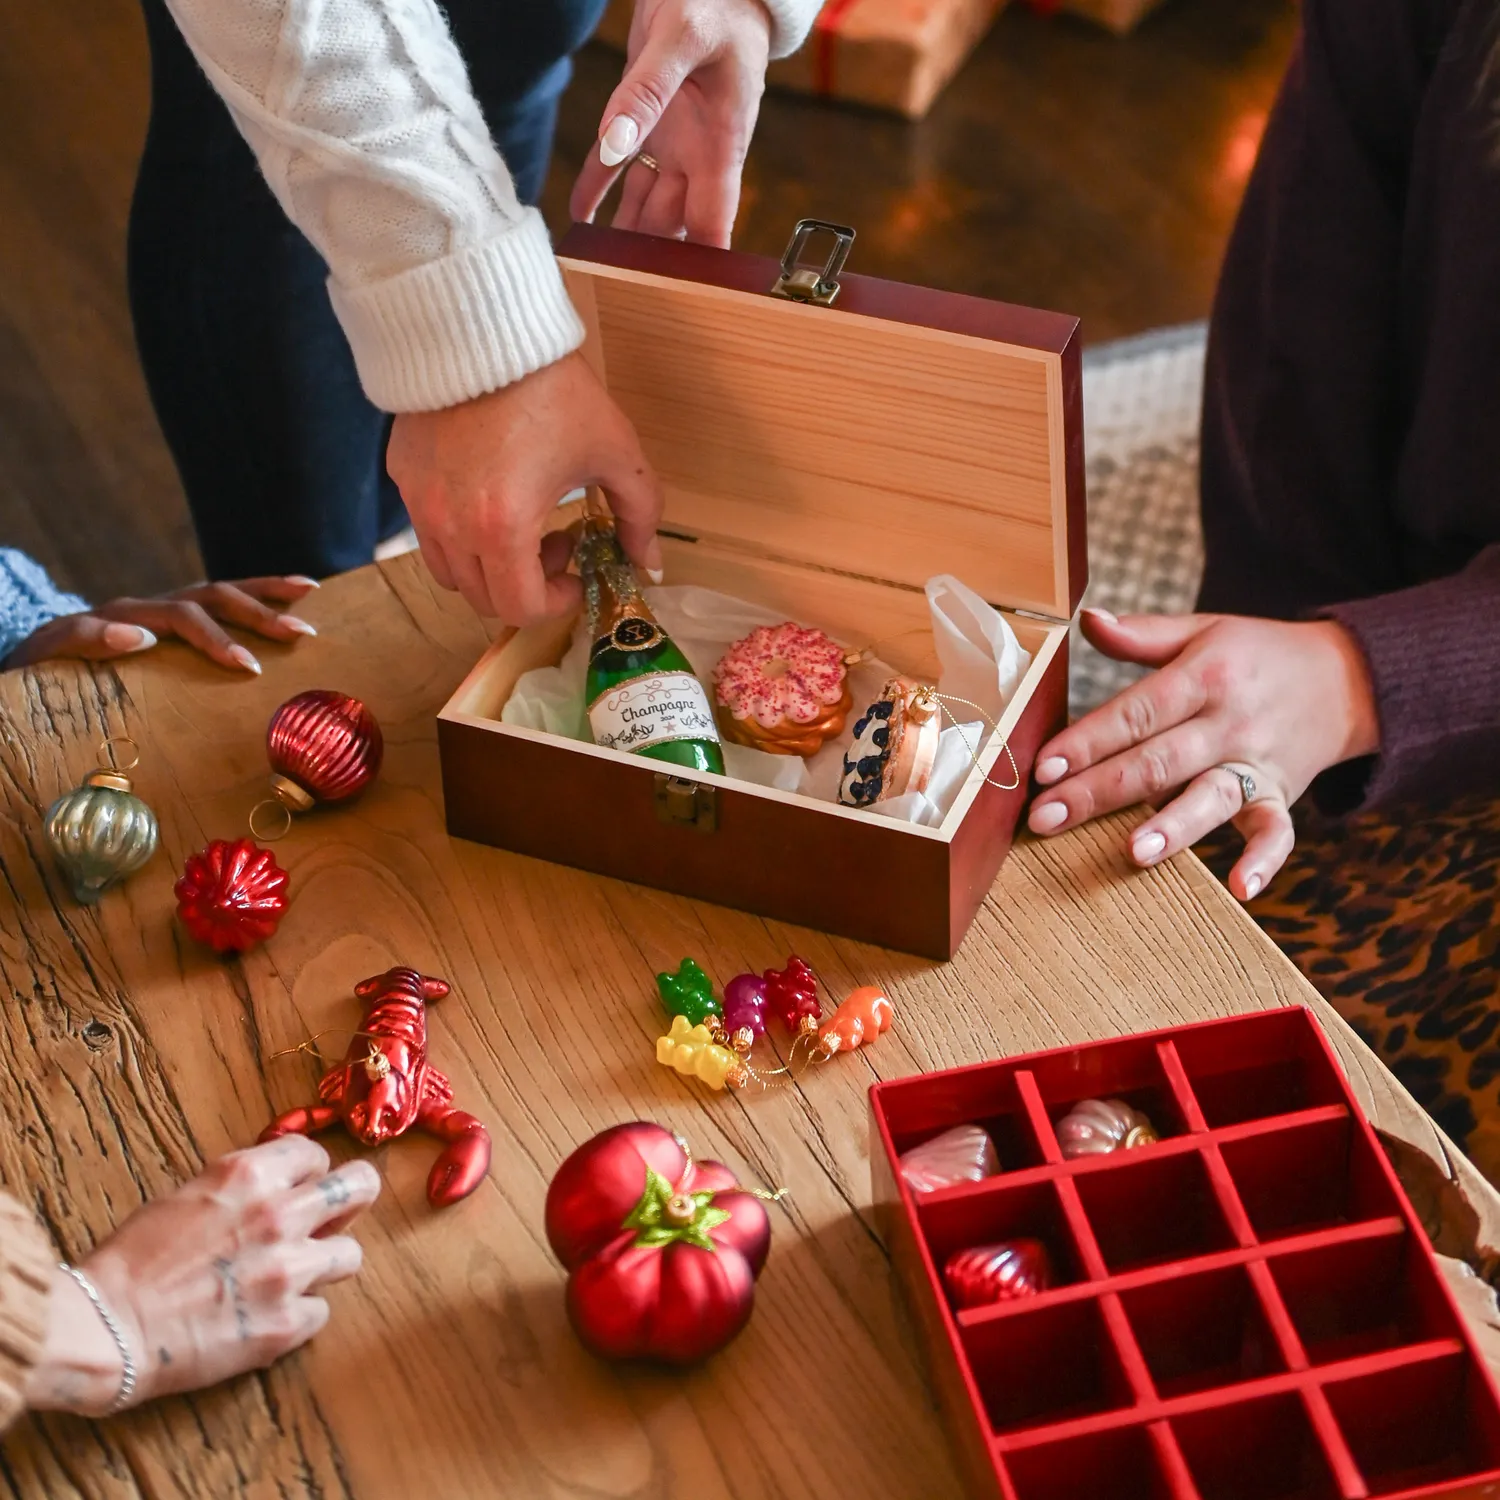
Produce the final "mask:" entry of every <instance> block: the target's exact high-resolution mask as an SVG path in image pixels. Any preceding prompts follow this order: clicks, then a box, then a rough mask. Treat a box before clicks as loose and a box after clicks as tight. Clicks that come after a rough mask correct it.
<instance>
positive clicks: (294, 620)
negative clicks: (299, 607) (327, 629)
mask: <svg viewBox="0 0 1500 1500" xmlns="http://www.w3.org/2000/svg"><path fill="white" fill-rule="evenodd" d="M278 618H279V619H280V621H281V623H282V624H283V625H285V626H286V628H287V629H288V630H295V631H296V632H297V634H298V635H316V634H317V633H318V627H317V626H316V625H313V624H310V623H309V622H308V621H306V620H303V619H299V618H298V617H297V616H296V615H281V616H279V617H278Z"/></svg>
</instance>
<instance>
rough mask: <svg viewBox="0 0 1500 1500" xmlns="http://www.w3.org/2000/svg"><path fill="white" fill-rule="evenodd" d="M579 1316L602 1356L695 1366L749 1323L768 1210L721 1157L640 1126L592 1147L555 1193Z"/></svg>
mask: <svg viewBox="0 0 1500 1500" xmlns="http://www.w3.org/2000/svg"><path fill="white" fill-rule="evenodd" d="M547 1241H548V1243H549V1244H550V1245H551V1246H552V1251H553V1254H555V1255H556V1256H557V1258H558V1259H559V1260H560V1261H561V1262H562V1263H563V1265H564V1266H565V1267H566V1268H567V1270H568V1273H569V1275H568V1292H567V1301H568V1318H569V1320H570V1321H571V1322H572V1324H573V1328H574V1330H575V1332H576V1333H577V1334H578V1337H579V1338H580V1339H581V1340H582V1341H583V1343H584V1345H585V1346H586V1347H587V1348H588V1349H590V1350H591V1351H592V1352H593V1353H595V1354H597V1355H599V1356H600V1357H601V1358H603V1359H653V1360H660V1361H662V1362H664V1363H666V1364H673V1365H689V1364H694V1363H696V1362H697V1361H698V1360H701V1359H706V1358H707V1357H708V1356H709V1355H710V1354H713V1353H714V1352H715V1351H716V1350H719V1349H722V1348H723V1347H724V1346H725V1345H726V1344H727V1343H729V1341H730V1340H731V1339H732V1338H734V1336H735V1335H736V1334H737V1333H739V1331H740V1330H741V1329H742V1328H743V1327H744V1326H745V1324H746V1322H747V1321H748V1320H749V1317H750V1310H751V1307H752V1306H753V1305H754V1301H755V1278H756V1277H757V1276H759V1275H760V1272H761V1267H762V1266H764V1265H765V1263H766V1253H767V1251H768V1250H769V1249H770V1248H771V1221H770V1218H769V1217H768V1216H767V1214H766V1210H765V1206H764V1205H763V1204H762V1203H761V1201H760V1199H759V1198H757V1197H755V1195H754V1194H752V1193H748V1192H746V1191H744V1190H743V1189H742V1188H741V1187H740V1186H739V1184H738V1183H737V1182H736V1181H735V1178H734V1175H733V1173H731V1172H730V1170H729V1169H728V1168H727V1167H725V1166H723V1165H722V1164H720V1163H719V1162H716V1161H702V1162H700V1161H694V1160H693V1159H692V1157H691V1156H690V1155H689V1154H688V1152H687V1150H686V1149H685V1148H684V1146H683V1143H682V1142H681V1141H680V1140H679V1139H678V1138H677V1137H676V1136H674V1135H673V1134H672V1133H671V1132H670V1131H667V1130H663V1129H662V1128H661V1126H660V1125H652V1124H650V1123H648V1122H646V1121H644V1120H637V1121H635V1122H633V1123H632V1124H629V1125H616V1126H614V1127H613V1129H610V1130H606V1131H603V1132H602V1133H601V1134H599V1135H596V1136H595V1137H594V1138H593V1140H591V1141H587V1142H585V1143H584V1144H583V1145H582V1146H580V1147H579V1148H578V1150H576V1151H575V1152H574V1153H573V1154H572V1155H571V1156H570V1157H569V1158H568V1159H567V1160H566V1161H565V1162H564V1163H563V1164H562V1166H560V1167H559V1168H558V1169H557V1175H556V1176H555V1177H554V1178H553V1179H552V1185H551V1186H550V1187H549V1188H548V1189H547Z"/></svg>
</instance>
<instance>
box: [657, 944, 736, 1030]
mask: <svg viewBox="0 0 1500 1500" xmlns="http://www.w3.org/2000/svg"><path fill="white" fill-rule="evenodd" d="M656 988H657V992H658V993H659V994H660V995H661V1003H662V1005H663V1006H664V1007H665V1008H666V1012H667V1014H668V1015H669V1016H686V1017H687V1019H688V1023H689V1025H692V1026H702V1025H705V1024H706V1023H707V1021H708V1018H709V1017H710V1016H718V1015H722V1014H723V1011H722V1009H721V1007H720V1005H719V1002H718V1000H717V999H716V998H715V997H714V984H713V980H711V979H710V978H709V977H708V975H707V974H705V973H704V972H703V967H702V965H701V964H699V963H697V962H696V961H695V960H694V959H691V958H685V959H683V961H682V962H681V963H680V964H678V966H677V972H676V973H675V974H658V975H657V976H656Z"/></svg>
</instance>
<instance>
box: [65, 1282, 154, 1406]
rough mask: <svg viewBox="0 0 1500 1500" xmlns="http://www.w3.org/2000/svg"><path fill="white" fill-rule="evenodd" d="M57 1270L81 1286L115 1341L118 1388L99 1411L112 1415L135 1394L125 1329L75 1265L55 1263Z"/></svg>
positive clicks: (132, 1363)
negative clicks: (118, 1354)
mask: <svg viewBox="0 0 1500 1500" xmlns="http://www.w3.org/2000/svg"><path fill="white" fill-rule="evenodd" d="M57 1269H58V1270H59V1271H66V1272H67V1273H68V1275H69V1276H71V1277H72V1278H73V1280H74V1281H76V1282H77V1283H78V1285H79V1286H80V1287H82V1288H83V1295H84V1296H85V1297H87V1298H88V1299H89V1301H90V1302H92V1303H93V1304H94V1311H95V1312H96V1313H98V1314H99V1316H100V1318H102V1319H103V1321H104V1326H105V1327H106V1328H107V1329H109V1336H110V1337H111V1338H112V1339H113V1340H114V1341H115V1347H116V1348H117V1349H118V1350H119V1351H120V1389H119V1390H117V1391H116V1392H115V1399H114V1400H113V1401H111V1402H110V1403H109V1405H108V1406H106V1407H105V1408H104V1410H103V1411H102V1412H101V1413H100V1415H101V1416H105V1417H112V1416H114V1414H115V1413H116V1412H117V1411H120V1410H122V1409H123V1408H124V1407H125V1406H127V1405H128V1404H129V1402H130V1398H131V1397H132V1396H133V1395H135V1360H134V1359H132V1358H131V1354H130V1345H129V1344H127V1343H126V1342H125V1331H124V1329H122V1328H121V1327H120V1325H119V1324H118V1323H117V1322H115V1317H114V1314H113V1313H112V1312H110V1310H109V1309H108V1308H107V1307H106V1306H105V1305H104V1299H103V1298H102V1297H101V1296H100V1295H99V1290H98V1288H97V1287H96V1286H95V1285H94V1283H93V1282H92V1281H90V1280H89V1279H88V1277H87V1276H85V1275H84V1274H83V1272H82V1271H80V1270H79V1269H78V1267H77V1266H70V1265H69V1264H68V1263H67V1261H65V1260H62V1261H59V1262H58V1263H57Z"/></svg>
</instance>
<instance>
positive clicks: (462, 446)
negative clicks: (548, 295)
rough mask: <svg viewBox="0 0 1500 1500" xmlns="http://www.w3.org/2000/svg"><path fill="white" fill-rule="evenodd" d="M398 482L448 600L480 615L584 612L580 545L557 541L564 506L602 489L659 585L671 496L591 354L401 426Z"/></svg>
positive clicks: (396, 430)
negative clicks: (666, 499) (573, 567)
mask: <svg viewBox="0 0 1500 1500" xmlns="http://www.w3.org/2000/svg"><path fill="white" fill-rule="evenodd" d="M386 468H387V469H389V470H390V475H391V478H392V479H394V480H395V481H396V483H397V485H398V486H399V487H400V490H401V498H402V499H403V500H405V501H406V508H407V511H408V512H409V513H410V515H411V523H412V526H413V528H414V529H415V530H416V533H417V540H418V541H419V542H420V543H421V544H422V557H423V560H424V561H425V562H426V564H427V566H428V569H429V570H430V571H431V573H432V576H433V578H434V579H435V580H436V581H437V583H438V584H439V585H440V586H441V587H443V588H445V589H457V590H458V591H459V593H461V594H462V595H463V596H464V598H465V599H467V600H468V601H469V603H470V604H471V605H472V606H473V608H474V610H475V612H476V613H478V614H480V615H484V616H486V617H488V618H494V619H499V620H501V621H503V622H504V623H505V624H507V625H532V624H535V623H536V622H537V621H539V620H545V619H548V618H550V617H552V616H555V615H562V614H565V613H567V611H568V610H570V609H576V608H577V607H578V603H579V600H580V599H581V598H582V596H583V588H582V585H581V584H580V583H579V582H578V579H577V578H576V577H574V576H573V575H572V574H570V573H569V572H568V571H567V568H568V563H569V562H570V561H571V559H572V556H573V544H572V542H571V540H570V539H569V537H568V536H567V534H566V533H565V532H563V531H553V530H550V529H549V523H550V522H551V521H552V519H553V517H554V516H555V515H556V513H557V506H558V502H559V501H560V500H561V499H562V498H563V496H565V495H566V494H568V493H569V492H570V491H572V490H575V489H582V488H584V487H586V486H589V485H598V486H599V487H600V488H601V489H602V490H603V491H604V498H605V499H606V500H607V501H608V502H609V505H610V509H611V510H613V512H614V515H615V523H616V526H617V528H618V530H619V534H620V543H621V545H622V546H623V547H624V548H625V551H626V553H627V554H628V555H629V556H630V559H631V561H632V562H634V563H636V564H637V565H638V566H639V567H640V568H641V569H642V570H643V571H644V572H645V573H646V574H647V575H648V576H650V577H653V578H654V579H655V580H656V581H657V582H659V581H660V577H661V543H660V542H659V541H657V539H656V523H657V521H658V520H659V519H660V518H661V505H662V496H661V485H660V484H659V483H658V481H657V478H656V474H655V472H654V471H653V470H652V468H651V465H650V464H649V463H648V462H647V460H646V455H645V454H644V453H643V452H642V451H641V445H640V440H639V439H638V438H637V437H636V434H635V428H633V427H632V426H631V425H630V419H629V418H628V417H627V416H626V415H625V413H624V412H622V411H621V410H620V408H619V407H618V406H617V405H615V403H614V401H612V400H611V399H610V396H609V393H608V392H607V391H606V390H605V389H604V386H603V385H602V384H601V383H600V380H599V377H598V376H597V375H595V374H594V372H593V370H591V369H590V368H589V366H588V364H587V362H586V361H585V360H584V358H583V356H582V355H581V354H569V355H567V356H566V357H565V358H563V359H560V360H558V361H557V363H556V364H551V365H545V366H544V367H543V368H542V369H540V370H538V371H536V373H535V374H533V375H528V376H527V377H526V378H525V379H524V380H518V381H517V382H516V383H515V384H514V385H507V386H503V387H501V389H500V390H498V391H491V392H490V393H489V394H488V395H485V396H478V397H476V398H475V399H474V400H472V401H465V402H463V403H461V404H460V405H458V406H450V407H448V408H447V409H446V410H444V411H423V412H405V413H402V414H400V415H398V416H397V418H396V421H395V424H394V425H393V426H392V428H391V440H390V443H389V445H388V446H387V448H386Z"/></svg>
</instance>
